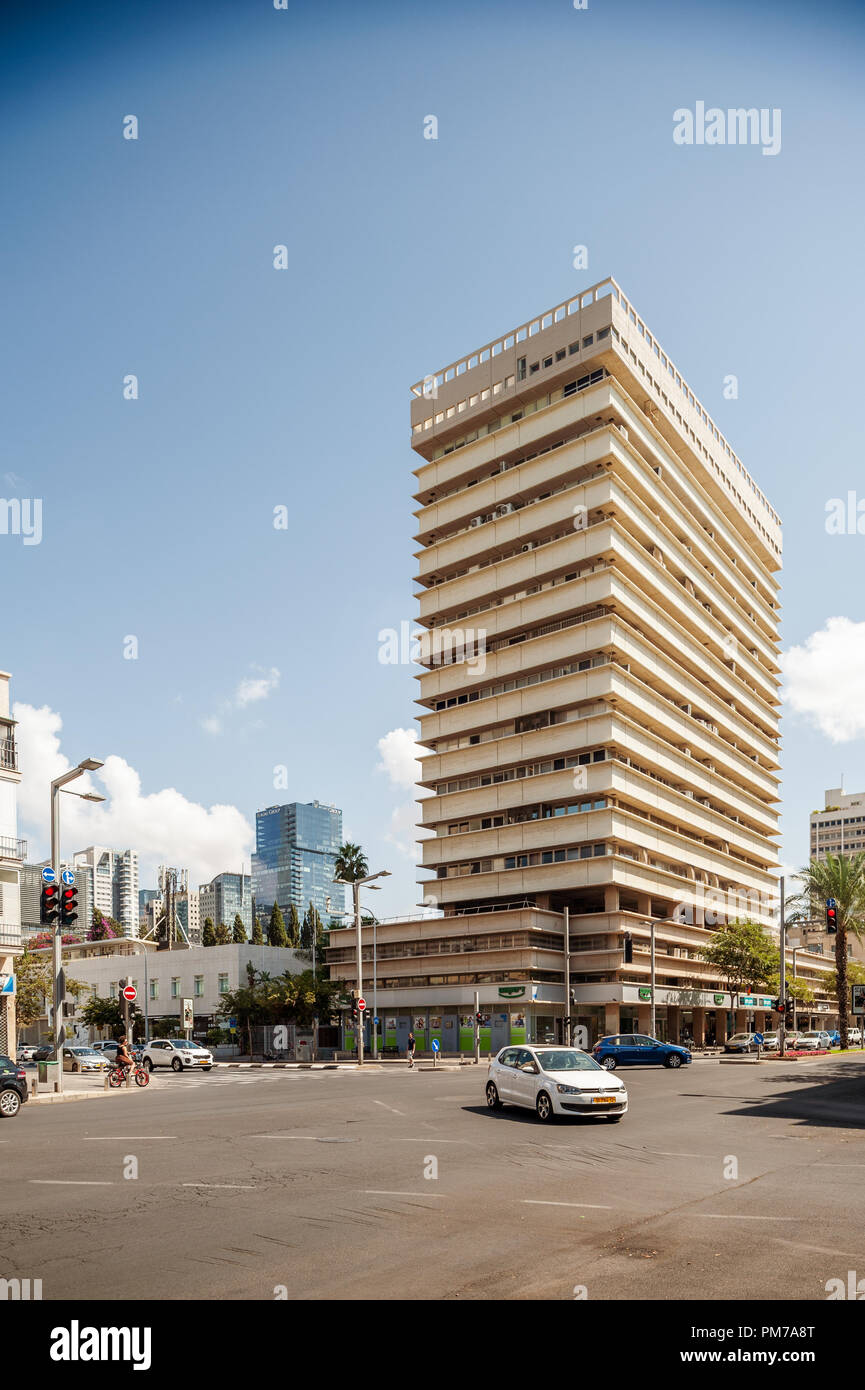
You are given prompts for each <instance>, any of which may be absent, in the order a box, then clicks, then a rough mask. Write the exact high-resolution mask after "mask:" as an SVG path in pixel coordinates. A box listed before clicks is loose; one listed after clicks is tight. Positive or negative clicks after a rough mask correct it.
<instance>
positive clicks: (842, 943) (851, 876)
mask: <svg viewBox="0 0 865 1390" xmlns="http://www.w3.org/2000/svg"><path fill="white" fill-rule="evenodd" d="M796 878H797V879H798V880H799V883H800V884H801V885H802V886H801V890H800V891H799V892H798V893H796V894H795V895H794V896H793V897H792V898H791V899H790V906H791V907H792V908H793V911H792V912H791V913H790V915H789V917H788V918H787V920H788V922H789V923H791V924H795V923H797V922H802V923H804V922H808V921H815V920H817V921H819V922H822V921H823V918H824V914H825V911H826V902H827V899H829V898H834V899H835V905H836V922H837V925H838V930H837V933H836V936H835V985H836V988H837V995H838V1020H839V1028H840V1033H841V1046H842V1047H846V1046H847V1028H848V1026H849V1016H850V1000H849V998H848V994H849V990H848V979H847V933H848V932H851V931H852V932H853V934H854V936H856V937H857V938H858V939H859V940H860V941H861V939H862V932H863V931H865V851H862V852H860V853H859V854H827V855H826V858H825V859H822V860H819V859H812V860H811V862H810V864H806V865H805V867H804V868H803V869H800V871H799V873H798V874H796Z"/></svg>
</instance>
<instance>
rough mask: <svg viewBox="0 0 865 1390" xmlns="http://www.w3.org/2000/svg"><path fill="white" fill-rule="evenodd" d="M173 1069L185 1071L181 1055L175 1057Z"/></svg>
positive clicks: (172, 1064)
mask: <svg viewBox="0 0 865 1390" xmlns="http://www.w3.org/2000/svg"><path fill="white" fill-rule="evenodd" d="M171 1070H172V1071H183V1063H182V1062H181V1060H180V1058H179V1057H175V1059H174V1061H173V1062H172V1063H171Z"/></svg>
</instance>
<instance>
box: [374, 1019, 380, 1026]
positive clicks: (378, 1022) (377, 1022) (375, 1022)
mask: <svg viewBox="0 0 865 1390" xmlns="http://www.w3.org/2000/svg"><path fill="white" fill-rule="evenodd" d="M373 1023H374V1024H375V1025H376V1027H378V1025H379V1024H380V1023H381V1019H380V1018H374V1019H373Z"/></svg>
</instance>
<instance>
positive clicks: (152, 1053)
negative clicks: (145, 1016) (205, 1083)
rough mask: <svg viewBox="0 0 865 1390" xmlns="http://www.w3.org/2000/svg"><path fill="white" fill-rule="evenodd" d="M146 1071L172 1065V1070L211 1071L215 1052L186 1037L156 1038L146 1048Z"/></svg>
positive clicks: (144, 1061) (144, 1058)
mask: <svg viewBox="0 0 865 1390" xmlns="http://www.w3.org/2000/svg"><path fill="white" fill-rule="evenodd" d="M142 1060H143V1064H144V1067H145V1070H146V1071H153V1069H154V1068H155V1067H171V1069H172V1071H210V1068H211V1067H212V1066H213V1053H212V1052H208V1050H207V1048H206V1047H199V1045H198V1043H194V1042H187V1040H186V1038H156V1039H155V1040H154V1041H153V1042H149V1043H148V1044H147V1046H146V1047H145V1049H144V1057H143V1059H142Z"/></svg>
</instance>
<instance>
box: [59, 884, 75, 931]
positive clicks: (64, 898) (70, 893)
mask: <svg viewBox="0 0 865 1390" xmlns="http://www.w3.org/2000/svg"><path fill="white" fill-rule="evenodd" d="M60 921H61V923H62V925H63V926H64V927H71V926H72V923H73V922H77V921H78V889H77V888H62V889H61V890H60Z"/></svg>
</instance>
